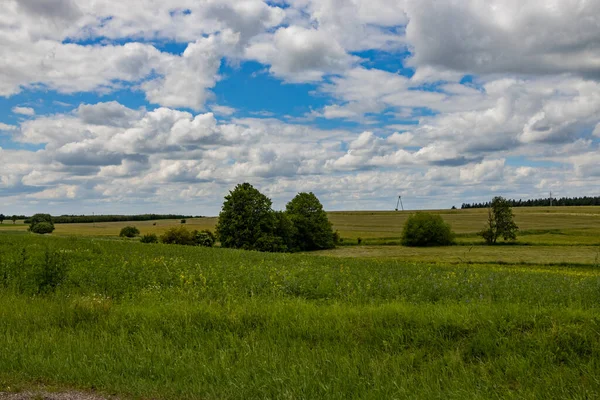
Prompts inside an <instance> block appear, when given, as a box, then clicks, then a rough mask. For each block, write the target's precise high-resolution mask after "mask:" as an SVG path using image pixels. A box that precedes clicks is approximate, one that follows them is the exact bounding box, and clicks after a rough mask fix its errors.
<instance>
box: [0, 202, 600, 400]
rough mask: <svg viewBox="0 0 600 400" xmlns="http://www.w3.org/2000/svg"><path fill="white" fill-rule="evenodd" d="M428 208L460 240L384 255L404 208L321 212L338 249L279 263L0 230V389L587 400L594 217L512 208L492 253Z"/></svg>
mask: <svg viewBox="0 0 600 400" xmlns="http://www.w3.org/2000/svg"><path fill="white" fill-rule="evenodd" d="M439 212H440V213H442V214H443V217H444V219H445V220H446V221H448V222H449V223H450V224H451V225H452V226H453V228H454V229H455V231H456V232H457V233H458V235H459V245H458V246H452V247H448V248H425V249H409V248H404V247H402V246H398V245H396V243H397V242H398V241H399V237H400V232H401V228H402V223H403V221H404V220H405V219H406V217H407V215H408V213H402V212H399V213H389V212H388V213H386V212H373V213H370V212H356V213H330V219H331V221H332V222H333V224H334V226H335V228H336V229H338V230H339V231H340V232H341V234H342V237H344V238H345V240H344V243H345V245H344V246H340V247H339V248H337V249H335V250H331V251H326V252H318V253H311V254H294V255H289V254H262V253H255V252H243V251H233V250H227V249H219V248H214V249H206V248H191V247H180V246H167V245H144V244H141V243H139V242H137V241H136V240H121V239H117V238H115V236H116V235H118V232H119V230H120V228H121V227H122V226H125V225H127V224H126V223H114V224H109V223H107V224H96V226H93V225H92V226H90V225H89V224H73V225H58V226H57V230H56V231H55V234H53V235H51V236H34V235H31V234H28V233H26V232H24V230H26V227H24V226H23V225H22V224H21V225H19V224H17V225H15V226H12V222H11V223H10V224H6V223H5V224H4V225H3V226H0V392H2V391H19V390H25V389H30V388H32V387H33V388H36V387H39V386H40V385H42V386H44V387H46V388H48V387H49V388H51V389H52V390H68V389H78V390H83V391H97V392H99V393H101V394H104V395H110V394H117V395H119V396H120V397H123V398H169V399H174V398H177V399H179V398H182V399H186V398H201V399H248V398H289V399H296V398H334V399H336V398H338V399H348V398H367V399H368V398H373V399H380V398H384V399H388V398H389V399H393V398H399V399H401V398H423V399H432V398H433V399H435V398H440V399H441V398H444V399H446V398H450V399H465V398H473V399H489V398H532V399H533V398H597V397H599V396H600V378H599V377H600V312H599V311H600V260H599V259H600V256H599V254H600V253H599V249H600V208H594V207H590V208H587V207H575V208H560V207H554V208H539V209H515V213H516V215H517V219H516V221H517V223H518V224H519V226H520V227H521V229H522V230H523V234H522V235H521V236H520V237H519V242H518V244H516V245H501V246H495V247H488V246H483V245H482V244H481V240H480V239H479V238H477V237H476V235H475V233H476V232H477V231H478V230H480V229H481V227H482V226H483V223H484V222H485V218H486V215H485V210H457V211H439ZM178 223H179V221H158V222H157V224H156V225H153V222H148V223H135V224H134V225H136V226H137V227H138V228H140V230H141V231H142V233H148V232H157V233H160V232H162V231H164V230H165V229H167V228H168V227H169V226H173V225H175V224H178ZM214 223H215V220H214V219H210V218H203V219H198V220H188V222H187V225H188V227H190V228H193V229H205V228H211V227H213V226H214ZM359 237H360V238H362V243H363V244H362V245H360V246H359V245H357V239H358V238H359Z"/></svg>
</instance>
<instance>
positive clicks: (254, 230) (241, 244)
mask: <svg viewBox="0 0 600 400" xmlns="http://www.w3.org/2000/svg"><path fill="white" fill-rule="evenodd" d="M271 204H272V203H271V200H270V199H269V198H268V197H267V196H265V195H264V194H262V193H261V192H259V191H258V190H257V189H255V188H254V187H253V186H252V185H251V184H249V183H243V184H240V185H237V186H236V187H235V188H234V189H233V190H232V191H230V192H229V194H228V195H227V196H225V202H223V207H222V209H221V213H220V214H219V222H218V223H217V230H216V232H217V237H218V238H219V240H220V241H221V246H223V247H227V248H235V249H245V250H259V248H258V247H257V243H258V242H259V240H261V238H262V237H264V236H272V235H273V233H274V231H275V225H276V224H275V223H276V221H275V214H274V213H273V210H272V209H271ZM262 240H263V241H264V240H265V239H262ZM261 247H262V246H261Z"/></svg>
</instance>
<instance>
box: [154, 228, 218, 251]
mask: <svg viewBox="0 0 600 400" xmlns="http://www.w3.org/2000/svg"><path fill="white" fill-rule="evenodd" d="M160 241H161V242H162V243H164V244H179V245H183V246H202V247H213V246H214V244H215V242H216V238H215V235H214V234H213V233H212V232H211V231H209V230H203V231H197V230H193V231H190V230H189V229H187V228H186V227H185V226H181V225H180V226H175V227H173V228H171V229H169V230H167V231H166V232H165V233H164V234H163V235H161V237H160Z"/></svg>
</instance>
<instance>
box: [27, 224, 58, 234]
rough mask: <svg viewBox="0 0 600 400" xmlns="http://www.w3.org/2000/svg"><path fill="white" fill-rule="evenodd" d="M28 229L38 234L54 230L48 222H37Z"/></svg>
mask: <svg viewBox="0 0 600 400" xmlns="http://www.w3.org/2000/svg"><path fill="white" fill-rule="evenodd" d="M29 230H30V231H31V232H33V233H38V234H44V233H52V232H53V231H54V225H52V224H51V223H49V222H39V223H37V224H35V225H33V226H32V227H31V228H29Z"/></svg>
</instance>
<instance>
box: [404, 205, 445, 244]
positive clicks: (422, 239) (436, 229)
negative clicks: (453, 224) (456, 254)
mask: <svg viewBox="0 0 600 400" xmlns="http://www.w3.org/2000/svg"><path fill="white" fill-rule="evenodd" d="M453 243H454V232H452V229H451V228H450V225H448V224H447V223H446V222H444V219H443V218H442V216H441V215H439V214H429V213H424V212H417V213H415V214H412V215H411V216H409V217H408V219H407V220H406V223H405V224H404V229H403V230H402V244H403V245H404V246H414V247H425V246H449V245H451V244H453Z"/></svg>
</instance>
